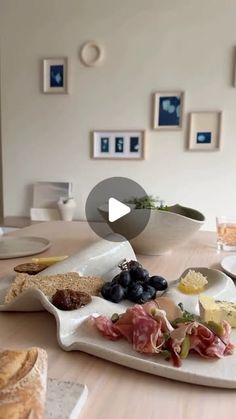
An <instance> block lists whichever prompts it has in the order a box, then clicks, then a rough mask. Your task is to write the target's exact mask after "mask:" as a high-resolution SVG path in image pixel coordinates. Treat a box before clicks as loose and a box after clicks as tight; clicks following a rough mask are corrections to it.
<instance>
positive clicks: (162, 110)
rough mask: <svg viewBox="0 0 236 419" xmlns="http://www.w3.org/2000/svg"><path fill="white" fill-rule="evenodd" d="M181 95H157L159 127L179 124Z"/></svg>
mask: <svg viewBox="0 0 236 419" xmlns="http://www.w3.org/2000/svg"><path fill="white" fill-rule="evenodd" d="M180 113H181V96H160V97H159V115H158V126H159V127H173V126H180V118H181V114H180Z"/></svg>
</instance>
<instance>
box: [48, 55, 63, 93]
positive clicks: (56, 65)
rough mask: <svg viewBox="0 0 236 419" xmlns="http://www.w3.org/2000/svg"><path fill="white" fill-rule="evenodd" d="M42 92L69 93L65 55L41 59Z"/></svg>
mask: <svg viewBox="0 0 236 419" xmlns="http://www.w3.org/2000/svg"><path fill="white" fill-rule="evenodd" d="M43 93H50V94H55V93H56V94H58V93H59V94H60V93H61V94H68V93H69V89H68V58H67V57H60V58H44V59H43Z"/></svg>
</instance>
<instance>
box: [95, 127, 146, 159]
mask: <svg viewBox="0 0 236 419" xmlns="http://www.w3.org/2000/svg"><path fill="white" fill-rule="evenodd" d="M145 140H146V131H145V130H109V131H108V130H102V131H93V132H92V155H91V157H92V158H93V159H103V160H104V159H105V160H144V159H145V148H146V147H145Z"/></svg>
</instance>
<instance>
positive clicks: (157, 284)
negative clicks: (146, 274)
mask: <svg viewBox="0 0 236 419" xmlns="http://www.w3.org/2000/svg"><path fill="white" fill-rule="evenodd" d="M148 284H149V285H151V286H152V287H154V288H155V290H156V291H164V290H166V289H167V288H168V283H167V280H166V279H165V278H163V277H162V276H158V275H155V276H151V278H150V279H149V281H148Z"/></svg>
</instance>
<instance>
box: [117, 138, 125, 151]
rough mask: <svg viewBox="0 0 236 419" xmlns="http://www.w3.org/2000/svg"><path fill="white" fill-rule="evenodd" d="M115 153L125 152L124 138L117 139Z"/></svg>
mask: <svg viewBox="0 0 236 419" xmlns="http://www.w3.org/2000/svg"><path fill="white" fill-rule="evenodd" d="M115 152H116V153H123V152H124V137H116V138H115Z"/></svg>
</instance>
